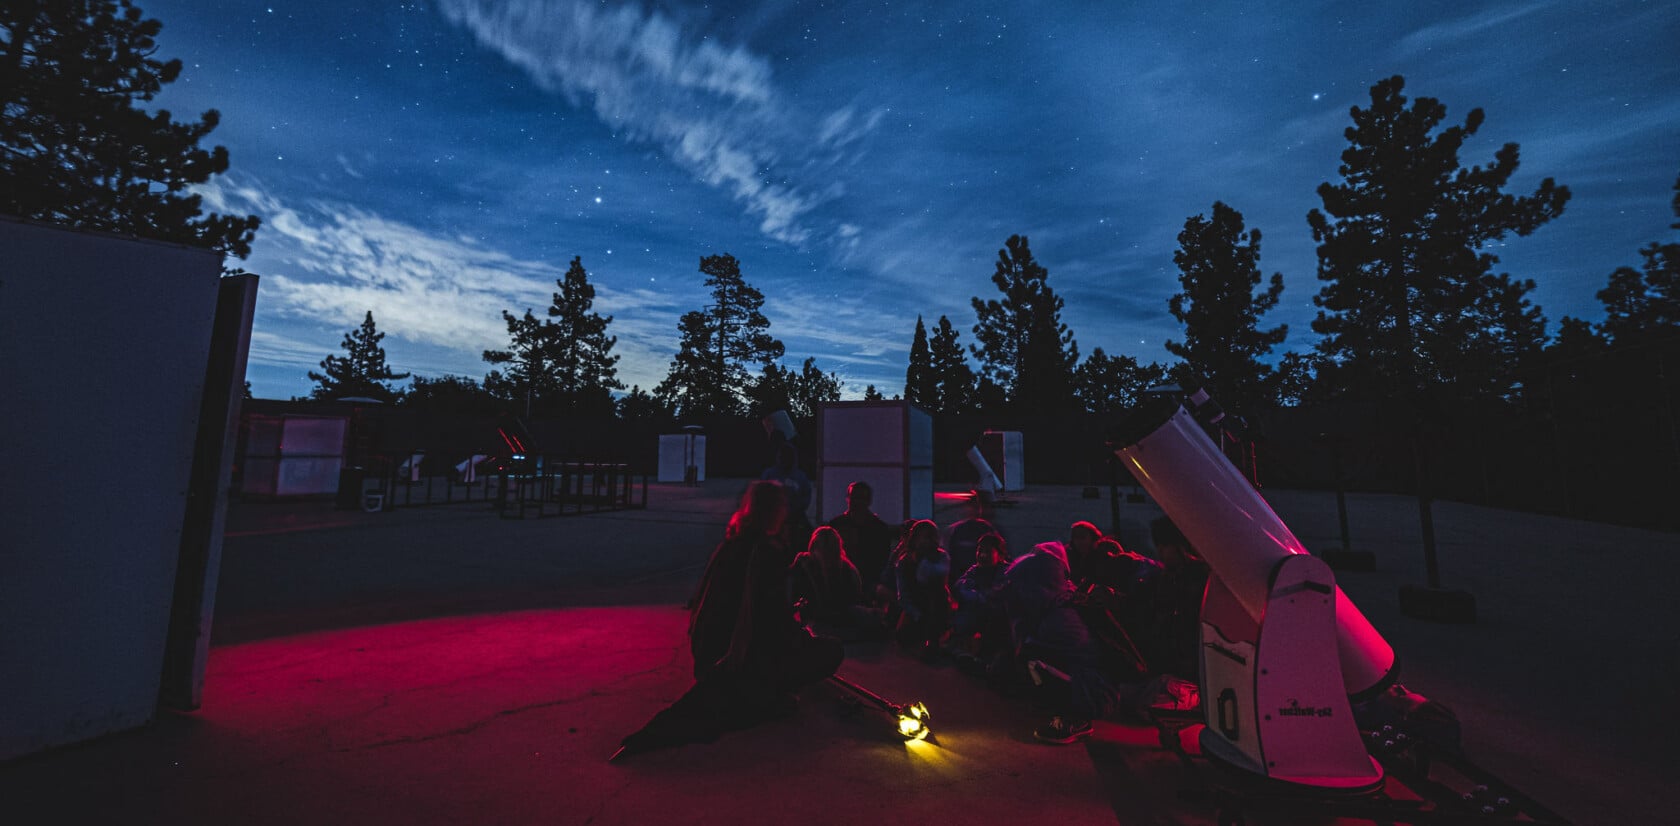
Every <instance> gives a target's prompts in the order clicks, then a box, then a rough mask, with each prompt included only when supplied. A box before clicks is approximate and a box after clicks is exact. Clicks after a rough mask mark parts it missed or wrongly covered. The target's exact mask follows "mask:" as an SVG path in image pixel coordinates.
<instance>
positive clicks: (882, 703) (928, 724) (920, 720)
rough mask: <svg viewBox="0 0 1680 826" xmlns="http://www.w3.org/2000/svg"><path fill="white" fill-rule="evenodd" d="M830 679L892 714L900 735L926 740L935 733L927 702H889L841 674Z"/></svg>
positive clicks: (906, 737) (905, 737) (911, 738)
mask: <svg viewBox="0 0 1680 826" xmlns="http://www.w3.org/2000/svg"><path fill="white" fill-rule="evenodd" d="M828 680H829V682H831V683H834V684H835V685H837V686H840V687H841V688H844V689H846V690H847V691H850V692H852V693H853V694H855V695H857V697H858V698H859V699H861V700H863V701H864V702H866V703H868V704H870V705H872V706H874V707H876V708H878V709H880V710H882V711H885V712H886V713H887V714H889V715H891V716H892V718H893V722H894V723H895V724H896V726H897V731H898V736H900V737H903V738H904V739H905V740H926V739H927V736H928V735H929V734H932V733H933V715H931V714H928V708H927V704H926V703H920V702H910V703H905V704H904V705H898V704H896V703H889V702H887V700H886V698H884V697H882V696H881V695H879V694H876V693H875V692H873V691H870V690H869V689H867V688H864V687H863V686H861V685H858V684H857V683H854V682H852V681H851V680H848V679H846V678H845V677H842V676H840V675H839V674H834V675H832V676H830V677H829V678H828Z"/></svg>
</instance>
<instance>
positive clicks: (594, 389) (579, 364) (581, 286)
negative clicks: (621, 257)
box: [545, 257, 624, 416]
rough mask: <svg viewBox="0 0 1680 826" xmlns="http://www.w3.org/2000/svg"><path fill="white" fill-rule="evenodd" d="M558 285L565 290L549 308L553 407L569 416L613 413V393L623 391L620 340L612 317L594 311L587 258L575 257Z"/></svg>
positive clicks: (592, 289) (592, 290)
mask: <svg viewBox="0 0 1680 826" xmlns="http://www.w3.org/2000/svg"><path fill="white" fill-rule="evenodd" d="M555 285H556V286H558V287H559V288H560V291H559V292H557V293H555V294H554V303H552V304H551V305H549V308H548V317H549V323H548V325H547V327H546V330H545V332H546V334H547V336H548V346H549V363H550V364H552V365H553V369H554V399H553V406H554V408H555V410H556V412H558V413H560V414H562V415H566V416H605V415H611V413H612V412H613V398H612V391H614V390H622V389H624V384H623V383H622V382H620V381H619V380H618V367H617V365H618V356H615V355H613V354H612V348H613V345H615V344H617V343H618V338H617V337H616V336H609V335H607V325H608V324H611V323H612V316H604V315H601V314H600V313H596V312H593V311H592V308H593V307H594V305H595V287H594V285H592V284H590V283H589V273H588V272H587V271H586V270H584V268H583V259H582V258H579V257H573V258H572V264H571V266H570V267H568V268H567V269H566V274H565V275H563V276H561V277H560V278H559V279H557V280H556V281H555Z"/></svg>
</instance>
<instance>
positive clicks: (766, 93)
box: [140, 0, 1680, 398]
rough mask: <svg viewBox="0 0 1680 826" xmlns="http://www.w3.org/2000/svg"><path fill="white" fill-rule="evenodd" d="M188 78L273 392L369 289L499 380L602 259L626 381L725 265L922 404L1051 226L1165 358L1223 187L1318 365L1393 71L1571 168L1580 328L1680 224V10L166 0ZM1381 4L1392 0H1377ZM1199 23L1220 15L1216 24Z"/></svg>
mask: <svg viewBox="0 0 1680 826" xmlns="http://www.w3.org/2000/svg"><path fill="white" fill-rule="evenodd" d="M140 5H141V7H142V8H143V9H144V11H145V12H146V13H147V14H148V16H151V17H156V18H158V19H159V20H161V21H162V22H163V24H164V29H163V33H162V35H161V37H160V44H161V49H160V56H162V57H166V58H167V57H178V58H180V59H181V60H182V61H183V62H184V63H185V70H184V71H183V72H182V76H181V80H180V81H179V82H177V83H175V84H174V85H173V86H171V87H168V88H167V89H166V91H165V92H164V94H163V95H161V96H160V97H159V98H158V100H157V101H156V104H157V105H159V106H161V107H163V108H168V109H171V110H172V111H174V112H176V113H177V116H178V117H184V116H188V115H195V114H197V113H198V112H201V111H203V110H204V109H208V108H216V109H219V110H220V111H221V113H222V125H221V127H220V128H219V129H217V130H216V131H215V132H214V133H212V135H211V136H210V139H209V141H208V142H210V143H215V144H221V145H225V146H227V147H228V149H229V151H230V153H231V155H232V170H231V171H230V173H229V174H228V175H225V176H222V177H221V178H219V179H218V180H217V181H215V182H213V183H212V184H211V185H209V186H208V187H207V188H206V189H205V195H206V199H207V202H208V203H209V204H210V205H211V207H212V208H215V209H217V210H219V211H234V212H239V213H242V214H243V213H248V212H252V213H256V214H258V215H260V216H262V218H263V221H264V226H263V228H262V230H261V231H260V232H259V234H258V236H257V240H256V244H255V246H254V248H253V252H252V255H251V257H250V258H249V259H248V260H247V261H246V262H244V266H245V267H246V268H247V269H249V270H251V271H253V272H256V273H259V274H261V275H262V276H263V281H262V287H261V292H260V294H259V298H258V306H257V320H256V327H255V331H254V332H253V341H252V349H251V362H250V378H251V380H252V384H253V387H254V390H255V392H256V394H257V395H258V396H261V397H280V398H284V397H288V396H291V395H302V394H305V393H307V391H308V389H309V386H310V382H309V381H308V380H307V379H306V377H305V375H304V374H305V372H306V371H308V370H310V369H313V368H316V367H317V363H318V362H319V361H320V360H321V359H322V357H324V356H326V355H327V354H329V353H337V352H340V351H339V341H340V339H341V338H342V336H343V335H344V333H345V332H346V331H348V330H349V329H351V328H352V327H354V326H355V325H356V324H358V323H359V322H360V320H361V318H362V314H363V313H364V312H365V311H367V310H372V311H373V313H374V317H375V319H376V321H377V322H378V325H379V328H380V330H382V331H384V332H386V333H388V336H387V338H386V339H385V345H386V349H387V352H388V355H389V359H390V362H391V364H392V366H393V367H394V368H396V369H397V370H399V371H403V370H408V371H413V372H415V373H417V374H420V375H428V376H435V375H442V374H446V373H453V374H457V375H466V376H472V377H475V378H478V377H482V376H483V375H484V373H485V372H487V370H488V368H489V365H487V364H485V363H483V362H482V361H481V360H480V358H479V354H480V351H482V350H484V349H485V348H487V347H502V346H505V344H506V342H507V337H506V331H505V327H504V325H503V323H502V320H501V317H500V312H501V310H503V309H504V308H505V309H510V310H513V311H515V312H516V313H519V312H523V310H524V309H525V308H527V307H530V308H533V309H535V310H536V311H537V312H538V314H539V315H541V314H542V311H543V308H545V307H546V306H547V305H548V302H549V295H550V293H551V292H552V291H553V288H554V279H555V278H556V277H558V276H559V275H560V274H561V273H562V272H564V270H565V268H566V265H567V263H568V262H569V261H570V260H571V258H572V257H573V256H581V257H582V259H583V264H584V266H585V267H586V268H587V269H588V270H589V273H590V277H591V281H592V282H593V283H594V284H595V285H596V288H597V300H596V307H595V308H596V310H597V311H599V312H603V313H607V314H611V315H613V316H614V317H615V318H614V321H613V323H612V326H611V328H610V330H611V332H613V333H615V334H616V335H617V336H618V337H619V343H618V347H617V348H616V350H615V352H617V353H619V354H621V355H622V356H623V360H622V361H621V362H620V377H621V378H622V379H623V380H624V381H625V383H626V384H627V385H628V384H632V383H634V384H640V385H642V386H643V387H649V386H651V385H652V384H655V383H657V382H658V381H659V380H660V379H661V378H662V377H663V376H664V375H665V372H666V368H667V365H668V363H669V361H670V358H671V355H672V353H673V352H674V350H675V349H676V344H677V331H676V321H677V317H678V316H679V315H680V314H681V313H682V312H684V311H687V310H690V309H696V308H699V307H700V306H702V305H703V304H705V303H706V295H705V289H704V287H703V285H702V284H701V275H700V274H699V272H698V269H697V266H698V262H699V259H700V257H701V256H704V255H710V254H715V253H723V252H728V253H732V254H734V255H735V256H736V257H737V258H738V259H740V261H741V264H742V271H743V273H744V275H745V276H746V278H747V280H748V282H749V283H752V284H753V285H755V286H757V287H759V288H760V289H761V290H763V292H764V293H765V295H766V297H767V301H766V304H765V312H766V315H767V316H768V317H769V318H770V321H771V323H772V327H771V332H772V333H773V334H775V335H776V336H778V337H779V338H781V339H782V340H783V341H784V342H786V344H787V349H788V356H787V359H786V361H787V363H789V364H795V365H796V364H797V363H798V362H800V361H802V360H803V359H804V358H805V357H807V356H814V357H816V359H817V362H818V364H819V366H821V367H823V368H824V369H826V370H831V371H836V372H838V373H840V374H841V376H842V377H843V378H844V379H845V381H846V384H847V389H848V391H849V395H851V396H854V397H855V396H857V395H859V394H861V392H862V389H863V387H864V385H865V384H867V383H874V384H876V385H877V386H879V387H881V388H882V389H883V390H885V391H886V393H887V394H888V395H889V396H890V395H892V394H894V393H897V392H901V391H902V389H903V382H904V368H905V363H906V359H907V354H908V351H909V345H910V337H911V332H912V330H913V327H914V324H915V319H916V316H917V315H918V314H921V315H924V316H926V317H927V318H928V320H929V322H930V324H931V322H933V321H934V320H937V318H938V317H939V315H941V314H948V315H950V316H951V318H952V321H953V322H955V323H956V324H957V326H958V329H959V330H961V331H962V333H963V339H964V341H965V342H968V343H972V341H973V336H972V334H971V333H970V332H969V328H970V327H971V326H972V325H973V323H974V314H973V311H972V310H971V309H970V307H969V298H970V297H971V296H974V295H982V296H984V297H987V298H990V297H993V296H995V295H996V291H995V289H994V288H993V287H992V286H991V284H990V281H989V278H990V275H991V273H992V270H993V262H994V261H995V259H996V256H997V251H998V249H1000V248H1001V247H1002V246H1003V242H1004V239H1006V238H1007V237H1008V236H1009V235H1011V234H1016V233H1019V234H1025V235H1027V236H1029V237H1030V238H1031V241H1032V249H1033V252H1034V254H1035V256H1036V257H1037V258H1038V260H1039V261H1040V262H1041V263H1042V264H1044V265H1045V266H1046V267H1047V268H1048V269H1049V272H1050V284H1051V286H1052V287H1053V288H1054V289H1055V290H1056V291H1057V292H1058V293H1059V294H1060V295H1062V296H1063V297H1064V298H1065V299H1066V301H1067V308H1066V310H1065V311H1064V314H1063V319H1064V321H1066V322H1067V323H1068V324H1069V325H1070V326H1071V327H1072V329H1073V331H1074V333H1075V335H1076V337H1077V338H1078V341H1079V344H1080V348H1081V353H1082V354H1083V353H1089V352H1090V350H1091V349H1092V348H1094V347H1102V348H1103V349H1104V350H1105V351H1107V352H1109V353H1111V354H1114V353H1127V354H1131V355H1134V356H1136V357H1138V358H1140V359H1142V360H1145V361H1147V360H1161V361H1166V360H1168V356H1167V354H1166V352H1165V350H1164V349H1163V348H1162V342H1163V341H1165V340H1166V339H1169V338H1180V337H1182V333H1181V330H1180V329H1179V327H1178V326H1177V323H1176V322H1175V321H1174V320H1173V319H1172V317H1171V315H1170V314H1169V313H1168V312H1167V298H1168V296H1170V295H1171V294H1172V293H1174V292H1176V291H1177V289H1178V284H1177V279H1176V275H1177V271H1176V268H1175V267H1174V266H1173V263H1172V254H1173V251H1174V250H1175V249H1176V247H1177V240H1176V239H1177V234H1178V232H1179V230H1180V229H1182V227H1183V224H1184V220H1185V219H1186V218H1187V217H1189V216H1191V215H1195V214H1198V213H1207V212H1208V211H1209V209H1210V207H1211V205H1212V204H1213V202H1214V201H1215V200H1221V201H1224V202H1226V203H1227V204H1230V205H1231V206H1233V207H1234V208H1236V209H1237V210H1239V211H1241V212H1242V213H1243V215H1244V217H1245V218H1246V220H1247V224H1248V226H1249V227H1250V228H1257V229H1259V230H1261V231H1262V233H1263V234H1264V241H1263V244H1262V257H1261V266H1262V267H1263V268H1264V270H1265V272H1266V273H1268V274H1270V273H1271V272H1282V273H1283V277H1284V284H1285V289H1284V294H1283V301H1282V303H1281V304H1280V305H1279V307H1278V308H1277V309H1276V310H1274V311H1273V312H1272V313H1271V314H1269V315H1268V316H1266V317H1264V319H1263V322H1264V323H1266V324H1268V325H1269V324H1278V323H1287V324H1288V325H1289V327H1290V335H1289V339H1288V341H1287V342H1286V344H1285V347H1286V348H1288V349H1295V350H1306V349H1308V348H1310V347H1311V346H1312V344H1313V341H1314V336H1313V333H1312V332H1311V329H1310V327H1309V324H1310V321H1311V319H1312V317H1313V315H1314V308H1313V306H1312V296H1313V294H1315V293H1316V292H1317V290H1318V282H1317V279H1316V277H1315V275H1314V249H1313V242H1312V238H1311V234H1310V232H1309V230H1308V227H1307V223H1306V213H1307V211H1308V210H1309V209H1312V208H1313V207H1316V206H1319V202H1318V199H1317V196H1316V195H1315V194H1314V190H1315V189H1316V188H1317V187H1318V185H1319V184H1320V183H1322V182H1324V181H1329V180H1335V179H1336V167H1337V165H1338V163H1339V156H1340V153H1341V151H1342V149H1343V148H1344V146H1345V144H1346V141H1345V139H1344V138H1343V135H1342V133H1343V130H1344V129H1345V128H1346V127H1347V126H1348V125H1350V123H1351V121H1350V119H1349V116H1348V110H1349V108H1350V107H1351V106H1354V105H1360V106H1363V105H1367V104H1368V102H1369V96H1368V90H1369V89H1370V87H1371V86H1372V85H1373V84H1374V83H1376V82H1377V81H1378V80H1381V79H1382V78H1385V77H1387V76H1389V75H1393V74H1401V75H1404V76H1405V77H1406V81H1407V85H1406V93H1407V95H1408V96H1410V97H1418V96H1428V97H1435V98H1438V99H1440V100H1441V101H1442V102H1443V103H1444V104H1445V105H1446V106H1447V109H1448V119H1449V122H1451V123H1461V122H1462V120H1463V118H1464V116H1465V115H1466V113H1468V112H1469V110H1470V109H1472V108H1475V107H1481V108H1483V109H1484V110H1485V111H1486V113H1487V121H1486V123H1485V124H1484V125H1483V126H1482V129H1481V131H1480V132H1479V133H1478V135H1477V136H1476V137H1475V138H1473V139H1472V140H1471V141H1470V142H1469V143H1468V144H1467V145H1466V147H1465V150H1464V152H1463V153H1461V156H1460V157H1461V160H1462V161H1463V162H1464V163H1465V164H1466V165H1470V164H1481V163H1487V162H1488V161H1490V160H1491V159H1492V157H1493V154H1494V152H1495V151H1496V150H1497V149H1498V147H1499V146H1500V145H1501V144H1503V143H1506V142H1516V143H1519V144H1520V145H1521V147H1522V167H1521V169H1520V170H1518V172H1517V175H1516V177H1515V178H1514V180H1513V185H1512V187H1511V190H1510V191H1513V192H1517V193H1527V192H1531V191H1532V190H1533V188H1534V187H1535V186H1536V185H1537V184H1538V182H1539V180H1540V179H1541V178H1544V177H1548V176H1550V177H1554V178H1556V179H1557V181H1558V182H1559V183H1561V184H1564V185H1566V186H1568V187H1569V188H1570V189H1571V190H1572V191H1573V193H1574V197H1573V199H1572V200H1571V201H1570V203H1569V205H1568V208H1567V209H1566V211H1565V213H1564V215H1563V217H1562V218H1560V219H1559V220H1557V221H1554V222H1552V223H1551V224H1549V225H1547V226H1544V227H1542V228H1541V229H1540V230H1539V231H1538V232H1537V233H1535V234H1534V235H1532V236H1530V237H1528V238H1515V237H1513V238H1510V239H1507V243H1506V244H1505V245H1504V246H1503V247H1502V248H1501V249H1499V250H1497V251H1496V252H1497V254H1498V255H1499V256H1500V258H1501V259H1502V263H1501V269H1503V270H1504V271H1508V272H1510V273H1511V274H1513V275H1514V276H1517V277H1519V278H1529V279H1533V280H1534V281H1536V282H1538V284H1539V287H1538V289H1537V290H1536V291H1535V292H1534V293H1533V295H1532V297H1533V299H1534V300H1535V301H1536V302H1537V303H1539V304H1540V305H1541V306H1542V308H1543V309H1544V311H1545V313H1546V315H1547V317H1548V318H1549V319H1550V320H1551V322H1552V324H1551V328H1550V329H1553V330H1555V329H1556V323H1557V321H1558V320H1559V319H1560V318H1561V317H1563V316H1565V315H1574V316H1579V317H1584V318H1587V319H1589V320H1598V319H1599V318H1601V317H1602V309H1601V307H1600V305H1599V303H1598V301H1597V300H1596V299H1595V298H1594V295H1593V294H1594V293H1595V292H1596V291H1597V290H1599V289H1600V288H1602V287H1603V286H1604V283H1605V280H1606V278H1607V277H1608V275H1609V273H1610V271H1611V270H1613V269H1614V268H1615V267H1617V266H1621V265H1636V264H1637V263H1638V262H1639V256H1638V249H1639V247H1641V246H1643V245H1644V244H1647V243H1649V242H1652V241H1656V240H1659V239H1668V238H1672V237H1673V234H1674V231H1673V230H1670V229H1669V228H1668V225H1669V223H1670V222H1672V221H1674V220H1675V219H1674V216H1673V215H1672V214H1671V212H1670V209H1669V206H1668V202H1669V199H1670V198H1671V197H1672V195H1673V193H1672V190H1671V187H1672V186H1673V184H1674V181H1675V177H1676V174H1677V173H1680V47H1677V46H1676V45H1675V44H1676V43H1680V3H1673V2H1667V1H1666V0H1662V1H1659V2H1516V3H1495V4H1471V5H1470V7H1469V8H1467V7H1466V4H1463V3H1459V2H1412V3H1404V4H1399V3H1396V4H1386V5H1387V6H1388V8H1384V9H1376V10H1371V9H1365V8H1363V7H1362V6H1363V5H1364V4H1347V3H1330V2H1324V3H1317V4H1309V3H1300V2H1290V3H1256V2H1252V0H1248V1H1247V2H1241V3H1199V4H1183V3H1090V4H1073V3H1068V4H1025V3H984V2H961V3H950V4H945V5H943V6H939V7H935V6H933V5H932V4H901V3H862V2H858V3H847V2H840V3H822V4H816V3H762V4H739V5H735V4H711V5H698V4H633V3H632V4H622V3H583V2H571V1H570V0H532V1H530V2H520V1H519V0H509V2H489V0H483V1H480V2H475V1H474V0H437V2H431V3H410V4H398V3H385V2H365V3H357V2H343V0H338V1H337V2H279V1H278V0H276V2H272V3H248V2H233V1H229V2H217V3H206V2H201V0H140ZM1355 6H1361V8H1359V9H1358V10H1357V12H1356V11H1355V8H1354V7H1355ZM1191 9H1194V10H1191Z"/></svg>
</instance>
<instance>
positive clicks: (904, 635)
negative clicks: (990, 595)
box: [893, 519, 951, 659]
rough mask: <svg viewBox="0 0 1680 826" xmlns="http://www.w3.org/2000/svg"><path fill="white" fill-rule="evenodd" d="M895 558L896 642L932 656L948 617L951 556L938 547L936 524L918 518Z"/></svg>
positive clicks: (943, 632)
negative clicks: (898, 614) (897, 615)
mask: <svg viewBox="0 0 1680 826" xmlns="http://www.w3.org/2000/svg"><path fill="white" fill-rule="evenodd" d="M894 557H895V561H894V563H893V571H894V573H895V574H896V577H897V585H898V608H899V611H900V616H899V621H898V640H899V643H900V644H901V645H904V646H906V647H908V648H910V649H911V650H914V651H918V652H920V653H921V655H922V656H923V657H924V658H929V659H931V658H932V657H933V656H934V655H935V654H936V653H937V652H938V644H939V639H940V637H942V636H944V634H945V630H946V627H947V625H948V624H949V622H950V619H951V589H950V585H949V584H948V583H947V581H946V580H947V578H948V577H949V576H950V573H951V556H950V554H948V553H946V552H945V549H944V548H941V547H939V526H938V525H935V524H934V523H933V522H930V521H928V520H926V519H922V520H918V521H917V522H916V523H915V524H913V525H911V526H910V534H909V536H908V537H907V538H906V539H905V541H904V542H903V543H902V544H900V546H899V548H898V550H897V551H896V552H895V554H894Z"/></svg>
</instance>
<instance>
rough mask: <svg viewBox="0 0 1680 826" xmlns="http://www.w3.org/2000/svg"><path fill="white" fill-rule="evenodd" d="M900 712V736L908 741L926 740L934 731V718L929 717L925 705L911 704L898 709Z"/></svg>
mask: <svg viewBox="0 0 1680 826" xmlns="http://www.w3.org/2000/svg"><path fill="white" fill-rule="evenodd" d="M896 709H897V712H898V736H900V737H903V738H904V739H906V740H926V739H927V736H928V734H929V733H931V732H932V731H933V728H932V723H933V718H932V717H930V716H929V715H928V710H927V705H926V704H924V703H919V702H918V703H910V704H909V705H902V706H897V707H896Z"/></svg>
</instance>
